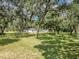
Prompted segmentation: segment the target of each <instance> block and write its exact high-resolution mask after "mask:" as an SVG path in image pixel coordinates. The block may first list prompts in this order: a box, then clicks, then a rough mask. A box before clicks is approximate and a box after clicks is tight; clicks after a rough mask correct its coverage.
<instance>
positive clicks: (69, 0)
mask: <svg viewBox="0 0 79 59" xmlns="http://www.w3.org/2000/svg"><path fill="white" fill-rule="evenodd" d="M72 2H73V0H59V1H58V5H64V4H66V5H70V4H71V3H72Z"/></svg>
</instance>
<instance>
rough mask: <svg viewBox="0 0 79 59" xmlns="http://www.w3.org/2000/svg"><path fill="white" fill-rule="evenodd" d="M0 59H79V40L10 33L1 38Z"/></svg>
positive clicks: (63, 34)
mask: <svg viewBox="0 0 79 59" xmlns="http://www.w3.org/2000/svg"><path fill="white" fill-rule="evenodd" d="M0 59H79V39H78V38H76V37H74V36H71V35H68V34H66V33H61V34H52V33H46V34H40V35H39V38H38V39H36V36H35V34H28V33H21V34H17V33H9V34H7V33H6V34H5V35H1V36H0Z"/></svg>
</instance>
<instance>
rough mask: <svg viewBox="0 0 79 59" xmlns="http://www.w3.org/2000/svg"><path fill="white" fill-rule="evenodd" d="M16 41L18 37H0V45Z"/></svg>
mask: <svg viewBox="0 0 79 59" xmlns="http://www.w3.org/2000/svg"><path fill="white" fill-rule="evenodd" d="M18 41H19V39H10V38H6V39H0V46H4V45H8V44H11V43H14V42H18Z"/></svg>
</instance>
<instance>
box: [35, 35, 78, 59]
mask: <svg viewBox="0 0 79 59" xmlns="http://www.w3.org/2000/svg"><path fill="white" fill-rule="evenodd" d="M49 37H50V38H49ZM39 39H40V40H42V43H41V44H40V45H37V46H35V48H37V49H39V51H40V52H42V55H43V56H44V57H45V59H79V41H76V40H77V39H74V38H73V37H69V36H67V35H47V34H45V35H41V36H40V37H39Z"/></svg>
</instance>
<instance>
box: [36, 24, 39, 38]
mask: <svg viewBox="0 0 79 59" xmlns="http://www.w3.org/2000/svg"><path fill="white" fill-rule="evenodd" d="M39 26H40V25H39V24H38V25H37V34H36V36H37V39H38V38H39Z"/></svg>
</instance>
